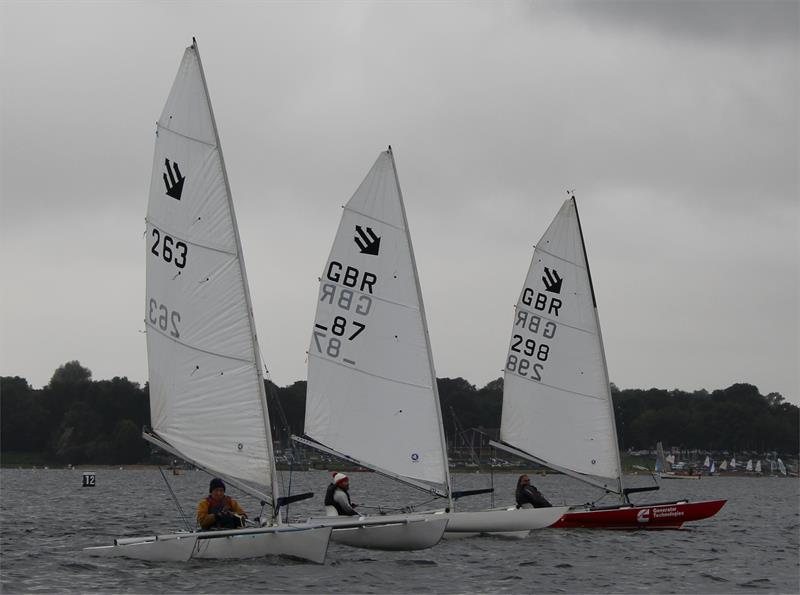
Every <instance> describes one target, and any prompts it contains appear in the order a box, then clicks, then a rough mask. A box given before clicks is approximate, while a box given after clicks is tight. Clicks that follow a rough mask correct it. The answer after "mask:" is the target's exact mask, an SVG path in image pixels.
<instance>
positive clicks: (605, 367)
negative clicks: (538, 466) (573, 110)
mask: <svg viewBox="0 0 800 595" xmlns="http://www.w3.org/2000/svg"><path fill="white" fill-rule="evenodd" d="M572 205H573V206H574V207H575V218H576V219H577V220H578V232H579V233H580V238H581V246H582V247H583V259H584V262H585V263H586V275H587V276H588V277H589V287H590V288H591V291H592V304H593V306H594V318H595V323H596V325H597V336H598V338H599V341H600V354H601V357H602V359H603V374H604V375H605V389H606V398H607V403H608V414H609V417H610V419H611V428H612V430H613V431H612V434H611V442H612V444H613V445H614V452H615V454H616V462H617V485H618V486H619V494H620V497H621V498H622V499H623V500H624V498H625V497H624V492H623V488H622V461H621V460H620V456H619V442H618V439H617V421H616V416H615V415H614V399H613V397H612V395H611V380H610V379H609V377H608V362H607V360H606V348H605V344H604V342H603V331H602V329H601V328H600V315H599V314H598V312H597V299H596V297H595V293H594V283H593V282H592V271H591V269H590V268H589V257H588V255H587V254H586V241H585V240H584V238H583V227H582V226H581V217H580V214H579V213H578V203H577V202H576V201H575V195H572Z"/></svg>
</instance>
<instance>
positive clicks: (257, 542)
mask: <svg viewBox="0 0 800 595" xmlns="http://www.w3.org/2000/svg"><path fill="white" fill-rule="evenodd" d="M146 224H147V231H146V250H147V252H146V255H147V256H146V258H147V260H146V268H147V275H146V282H147V289H146V297H145V325H146V328H147V355H148V367H149V380H150V415H151V422H152V430H150V431H149V432H147V431H146V432H145V434H144V437H145V438H146V439H147V440H149V441H150V442H152V443H153V444H155V445H157V446H159V447H160V448H162V449H163V450H165V451H167V452H169V453H171V454H173V455H174V456H176V457H180V458H182V459H184V460H186V461H187V462H190V463H191V464H193V465H195V466H196V467H198V468H200V469H203V470H205V471H207V472H209V473H212V474H214V475H218V476H221V477H224V478H225V479H226V481H227V483H229V484H230V485H234V486H236V487H237V488H239V489H240V490H242V491H244V492H246V493H248V494H251V495H253V496H255V497H256V498H258V499H259V500H261V501H262V506H263V505H264V504H265V503H266V504H267V505H269V506H270V511H269V513H267V514H265V515H262V518H264V521H263V522H262V523H257V524H255V525H256V526H254V527H250V528H243V529H233V530H223V531H191V530H190V531H186V532H176V533H168V534H163V535H149V536H144V537H130V538H122V539H117V540H115V544H114V545H112V546H104V547H94V548H87V549H86V550H85V551H86V552H87V553H89V554H90V555H96V556H123V557H129V558H137V559H143V560H151V561H162V560H171V561H180V560H188V559H190V558H251V557H259V556H264V555H275V554H280V555H290V556H294V557H298V558H303V559H307V560H311V561H314V562H318V563H321V562H323V561H324V559H325V554H326V552H327V548H328V541H329V539H330V534H331V528H330V527H319V526H309V525H307V524H304V523H299V524H296V525H291V524H286V525H284V524H281V519H280V515H279V514H278V512H279V508H280V506H281V505H282V504H284V503H288V502H289V501H295V500H300V499H304V498H306V497H310V496H312V495H313V494H310V493H309V494H301V495H298V496H295V497H290V498H285V497H284V498H281V496H280V494H279V491H278V483H277V478H276V473H275V460H274V455H273V451H272V446H273V445H272V436H271V434H270V424H269V416H268V411H267V404H266V395H265V386H264V378H263V376H262V372H261V357H260V353H259V347H258V340H257V337H256V330H255V323H254V320H253V308H252V304H251V301H250V294H249V290H248V283H247V275H246V273H245V267H244V260H243V259H242V246H241V241H240V239H239V232H238V228H237V225H236V216H235V214H234V210H233V203H232V199H231V192H230V186H229V183H228V178H227V174H226V172H225V164H224V160H223V156H222V150H221V147H220V142H219V135H218V133H217V127H216V122H215V120H214V115H213V112H212V109H211V101H210V98H209V95H208V88H207V86H206V80H205V75H204V73H203V68H202V64H201V62H200V54H199V52H198V48H197V43H196V41H194V40H193V43H192V45H191V46H190V47H188V48H187V49H186V51H185V53H184V55H183V60H182V62H181V65H180V68H179V70H178V74H177V76H176V78H175V81H174V83H173V85H172V89H171V91H170V94H169V97H168V99H167V102H166V105H165V107H164V110H163V112H162V113H161V117H160V118H159V119H158V123H157V127H156V142H155V157H154V162H153V175H152V181H151V185H150V198H149V202H148V208H147V219H146ZM263 486H266V488H264V487H263Z"/></svg>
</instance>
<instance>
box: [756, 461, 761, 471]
mask: <svg viewBox="0 0 800 595" xmlns="http://www.w3.org/2000/svg"><path fill="white" fill-rule="evenodd" d="M756 473H761V461H760V460H758V461H756Z"/></svg>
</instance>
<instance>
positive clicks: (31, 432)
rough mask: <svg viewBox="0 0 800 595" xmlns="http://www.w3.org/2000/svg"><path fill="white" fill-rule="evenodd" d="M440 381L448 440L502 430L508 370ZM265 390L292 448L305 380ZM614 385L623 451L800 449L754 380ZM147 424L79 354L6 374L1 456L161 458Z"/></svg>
mask: <svg viewBox="0 0 800 595" xmlns="http://www.w3.org/2000/svg"><path fill="white" fill-rule="evenodd" d="M437 382H438V388H439V398H440V403H441V409H442V420H443V424H444V428H445V435H446V438H447V443H448V445H450V447H451V448H453V447H456V448H458V447H459V445H460V444H462V445H463V444H464V443H465V442H466V440H467V438H466V435H467V434H468V432H470V431H471V432H473V433H474V432H478V433H480V434H481V435H487V436H488V435H491V436H496V433H497V428H499V426H500V416H501V409H502V402H503V380H502V378H498V379H497V380H493V381H492V382H490V383H488V384H487V385H486V386H484V387H483V388H477V387H475V386H474V385H472V384H470V383H469V382H468V381H467V380H464V379H463V378H439V379H437ZM267 389H268V390H267V394H268V399H267V402H268V406H269V410H270V419H271V422H272V424H273V428H272V432H273V437H274V439H275V440H276V441H277V442H279V444H280V445H281V446H282V447H285V446H287V445H288V444H289V436H291V434H302V433H303V418H304V416H305V396H306V383H305V381H298V382H295V383H294V384H291V385H289V386H286V387H278V386H276V385H274V384H272V383H270V382H269V381H267ZM611 393H612V397H613V401H614V413H615V416H616V426H617V433H618V438H619V444H620V448H621V449H633V450H641V449H652V448H654V447H655V444H656V442H658V441H661V442H663V443H664V444H665V445H669V446H677V447H679V448H682V449H686V450H694V449H698V450H705V451H729V452H743V451H755V452H773V451H775V452H778V453H783V454H786V455H791V456H792V457H796V456H797V453H798V452H799V451H800V409H798V407H797V406H795V405H793V404H791V403H788V402H786V401H785V400H784V398H783V397H782V396H781V395H780V394H778V393H770V394H768V395H761V394H760V393H759V391H758V389H757V388H756V387H755V386H753V385H751V384H734V385H732V386H729V387H728V388H724V389H720V390H715V391H713V392H708V391H706V390H700V391H695V392H691V393H689V392H684V391H679V390H663V389H656V388H651V389H647V390H642V389H623V390H620V389H619V388H617V387H616V386H614V385H613V384H612V385H611ZM553 423H556V422H555V421H554V422H553ZM149 424H150V408H149V401H148V387H147V385H145V386H144V387H142V386H140V385H139V384H138V383H136V382H131V381H130V380H128V379H127V378H119V377H116V378H113V379H111V380H93V379H92V373H91V371H90V370H89V369H88V368H85V367H83V366H82V365H81V364H80V363H79V362H77V361H72V362H68V363H66V364H64V365H62V366H60V367H59V368H58V369H57V370H56V371H55V373H54V374H53V377H52V378H51V380H50V382H49V384H48V385H47V386H45V387H43V388H41V389H34V388H32V387H31V386H30V385H29V384H28V382H27V381H26V380H25V379H24V378H20V377H18V376H14V377H1V378H0V454H2V461H3V462H4V463H8V462H9V461H14V460H22V459H24V458H25V457H24V455H31V457H34V458H33V460H36V461H40V462H47V463H51V464H73V465H79V464H134V463H146V462H155V461H156V460H157V458H156V459H154V458H153V457H154V455H153V453H152V452H151V448H150V446H149V444H148V443H147V442H145V441H144V440H143V439H142V438H141V430H142V427H143V426H147V425H149ZM21 455H22V458H20V456H21Z"/></svg>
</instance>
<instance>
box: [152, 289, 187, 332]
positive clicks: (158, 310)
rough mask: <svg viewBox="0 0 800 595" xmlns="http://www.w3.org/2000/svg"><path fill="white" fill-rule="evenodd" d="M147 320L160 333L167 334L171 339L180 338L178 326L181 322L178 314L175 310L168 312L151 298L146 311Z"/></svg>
mask: <svg viewBox="0 0 800 595" xmlns="http://www.w3.org/2000/svg"><path fill="white" fill-rule="evenodd" d="M147 319H148V320H149V321H150V324H152V325H153V326H154V327H157V328H159V329H161V330H162V331H164V332H165V333H166V332H169V334H170V336H171V337H175V338H176V339H178V338H179V337H180V336H181V333H180V331H179V330H178V325H179V324H180V322H181V315H180V312H178V311H177V310H170V309H169V308H167V307H166V306H165V305H164V304H159V303H158V302H157V301H156V300H154V299H153V298H150V301H149V302H148V309H147Z"/></svg>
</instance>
